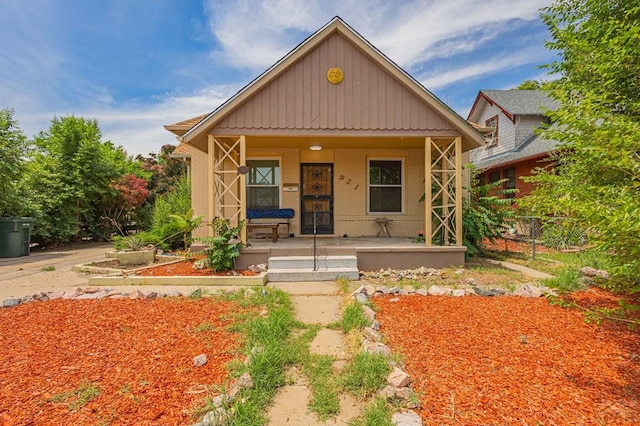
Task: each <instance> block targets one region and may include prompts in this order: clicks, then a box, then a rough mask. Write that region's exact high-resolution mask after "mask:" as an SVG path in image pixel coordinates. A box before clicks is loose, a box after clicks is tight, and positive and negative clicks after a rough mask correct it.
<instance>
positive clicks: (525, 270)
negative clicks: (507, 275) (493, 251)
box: [486, 259, 553, 279]
mask: <svg viewBox="0 0 640 426" xmlns="http://www.w3.org/2000/svg"><path fill="white" fill-rule="evenodd" d="M486 260H487V262H488V263H492V264H494V265H500V266H502V267H504V268H507V269H511V270H512V271H518V272H522V273H523V274H525V275H527V276H530V277H531V278H536V279H541V278H553V275H551V274H547V273H546V272H542V271H538V270H536V269H531V268H529V267H527V266H523V265H518V264H517V263H511V262H506V261H504V260H493V259H486Z"/></svg>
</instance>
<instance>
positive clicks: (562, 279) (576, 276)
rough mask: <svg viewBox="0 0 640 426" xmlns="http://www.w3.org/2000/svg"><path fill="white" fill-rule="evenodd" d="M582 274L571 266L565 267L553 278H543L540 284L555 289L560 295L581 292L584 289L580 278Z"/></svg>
mask: <svg viewBox="0 0 640 426" xmlns="http://www.w3.org/2000/svg"><path fill="white" fill-rule="evenodd" d="M581 277H582V273H581V272H580V271H579V270H578V269H576V268H574V267H571V266H565V267H564V268H562V269H561V270H560V272H559V273H557V274H556V275H555V276H554V277H553V278H544V279H542V280H541V282H542V284H544V285H545V286H547V287H551V288H555V289H557V290H558V291H560V292H561V293H570V292H572V291H577V290H582V289H584V288H585V285H584V283H582V282H581V280H580V278H581Z"/></svg>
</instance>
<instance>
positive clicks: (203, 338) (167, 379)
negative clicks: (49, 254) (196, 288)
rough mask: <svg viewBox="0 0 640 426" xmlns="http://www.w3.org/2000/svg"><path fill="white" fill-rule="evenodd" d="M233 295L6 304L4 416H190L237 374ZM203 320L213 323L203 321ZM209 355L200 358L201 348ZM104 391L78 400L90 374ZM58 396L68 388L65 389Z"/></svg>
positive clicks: (173, 419) (137, 419)
mask: <svg viewBox="0 0 640 426" xmlns="http://www.w3.org/2000/svg"><path fill="white" fill-rule="evenodd" d="M241 310H242V309H241V308H240V307H239V306H238V305H237V304H236V303H233V302H225V301H214V300H211V299H199V300H178V299H173V298H170V299H156V300H129V299H106V300H100V301H95V300H54V301H50V302H44V303H40V302H33V303H27V304H22V305H19V306H17V307H15V308H7V309H0V382H1V384H2V385H1V386H0V425H2V426H8V425H96V424H111V425H132V424H135V425H184V424H190V423H192V420H193V419H191V418H190V417H189V410H190V409H193V408H194V407H196V406H197V405H198V404H200V403H201V402H202V401H203V399H204V398H205V397H206V396H211V395H215V393H216V388H215V386H217V385H221V384H223V383H224V381H225V380H226V379H227V372H226V370H225V364H226V363H227V362H229V361H231V360H232V359H234V357H236V356H237V351H238V348H239V347H240V344H241V339H240V336H239V335H238V334H236V333H231V332H229V331H227V326H228V325H230V324H231V323H232V319H230V318H231V315H233V314H235V313H237V312H239V311H241ZM198 325H201V328H203V329H204V330H196V327H197V326H198ZM202 353H204V354H206V355H207V357H208V362H207V364H205V365H204V366H202V367H195V366H194V364H193V357H195V356H196V355H199V354H202ZM87 381H89V382H91V383H93V384H94V385H95V386H97V387H99V388H100V389H101V393H100V395H99V396H98V397H97V398H95V399H93V400H91V401H89V402H87V403H86V404H85V405H82V406H80V407H79V408H77V410H75V411H74V410H73V409H70V404H73V403H74V402H75V401H76V400H77V398H76V397H69V398H68V399H66V400H61V399H62V397H61V395H62V394H63V393H69V392H72V391H73V390H74V389H77V388H78V387H79V386H80V385H81V383H83V382H87ZM56 396H58V398H56Z"/></svg>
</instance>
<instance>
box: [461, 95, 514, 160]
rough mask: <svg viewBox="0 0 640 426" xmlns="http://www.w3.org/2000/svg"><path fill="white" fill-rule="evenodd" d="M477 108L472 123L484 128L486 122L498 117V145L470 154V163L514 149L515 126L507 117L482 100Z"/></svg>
mask: <svg viewBox="0 0 640 426" xmlns="http://www.w3.org/2000/svg"><path fill="white" fill-rule="evenodd" d="M481 102H482V104H481V105H480V108H477V109H476V111H475V114H474V117H473V120H472V121H475V122H476V123H478V124H479V125H481V126H484V125H485V123H486V122H487V120H489V119H491V118H492V117H496V116H497V117H498V143H496V144H494V145H490V144H487V146H484V147H481V148H477V149H475V150H473V151H472V152H471V159H472V161H474V160H477V159H480V158H486V157H492V156H495V155H499V154H502V153H504V152H509V151H511V150H513V149H515V147H516V125H515V124H514V123H513V121H511V120H510V119H509V117H507V116H506V115H505V114H504V113H503V112H502V110H501V109H500V108H499V107H498V106H497V105H496V104H490V103H489V102H487V101H485V100H484V99H483V100H482V101H481Z"/></svg>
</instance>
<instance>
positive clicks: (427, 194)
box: [423, 136, 433, 247]
mask: <svg viewBox="0 0 640 426" xmlns="http://www.w3.org/2000/svg"><path fill="white" fill-rule="evenodd" d="M432 143H433V142H432V140H431V138H430V137H428V136H427V137H426V138H425V141H424V231H423V232H424V243H425V245H426V246H427V247H431V244H432V238H431V235H432V234H431V233H432V228H433V222H432V220H431V215H432V213H433V199H432V198H431V185H432V182H431V144H432Z"/></svg>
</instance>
